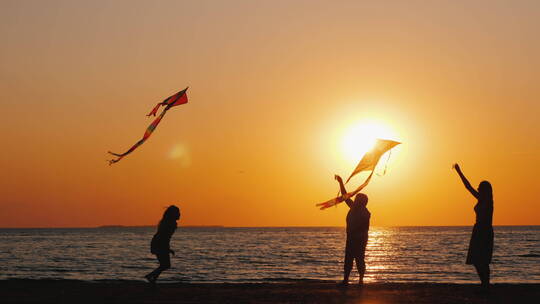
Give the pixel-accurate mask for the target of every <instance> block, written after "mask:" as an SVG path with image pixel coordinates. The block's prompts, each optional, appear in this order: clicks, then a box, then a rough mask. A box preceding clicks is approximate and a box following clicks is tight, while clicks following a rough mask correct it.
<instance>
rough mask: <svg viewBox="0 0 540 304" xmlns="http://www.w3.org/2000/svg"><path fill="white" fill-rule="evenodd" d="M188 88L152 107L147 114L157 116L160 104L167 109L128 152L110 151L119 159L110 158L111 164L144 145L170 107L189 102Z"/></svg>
mask: <svg viewBox="0 0 540 304" xmlns="http://www.w3.org/2000/svg"><path fill="white" fill-rule="evenodd" d="M187 89H188V88H185V89H183V90H182V91H180V92H178V93H176V94H174V95H172V96H170V97H168V98H167V99H165V100H164V101H162V102H160V103H158V104H157V105H156V106H155V107H154V108H153V109H152V111H150V113H149V114H148V115H146V116H152V115H153V116H156V113H157V111H158V110H159V107H160V106H164V107H165V109H163V111H162V112H161V114H159V116H158V117H157V118H156V119H155V120H154V121H153V122H152V123H151V124H150V126H148V128H147V129H146V132H144V135H143V138H142V139H141V140H139V141H138V142H137V143H136V144H134V145H133V146H132V147H131V148H129V150H127V151H126V152H124V153H122V154H118V153H113V152H111V151H109V153H110V154H112V155H114V156H116V157H118V158H117V159H111V160H109V165H112V164H114V163H116V162H118V161H120V160H121V159H122V158H123V157H124V156H126V155H128V154H129V153H131V152H133V150H135V149H137V147H139V146H140V145H142V144H143V143H144V142H145V141H146V140H147V139H148V137H150V135H152V132H154V130H155V129H156V127H157V126H158V124H159V122H160V121H161V119H162V118H163V116H165V113H167V111H168V110H169V109H170V108H172V107H174V106H178V105H181V104H185V103H187V102H188V98H187V94H186V91H187Z"/></svg>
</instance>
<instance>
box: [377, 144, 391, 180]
mask: <svg viewBox="0 0 540 304" xmlns="http://www.w3.org/2000/svg"><path fill="white" fill-rule="evenodd" d="M390 156H392V150H390V151H389V153H388V157H387V158H386V163H385V164H384V171H383V173H382V174H379V173H377V175H378V176H383V175H385V174H386V169H388V162H389V161H390Z"/></svg>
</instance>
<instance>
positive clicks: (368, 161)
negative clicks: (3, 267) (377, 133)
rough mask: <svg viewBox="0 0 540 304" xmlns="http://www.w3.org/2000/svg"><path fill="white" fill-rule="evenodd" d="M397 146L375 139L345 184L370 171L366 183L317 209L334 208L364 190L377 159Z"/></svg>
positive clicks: (388, 141)
mask: <svg viewBox="0 0 540 304" xmlns="http://www.w3.org/2000/svg"><path fill="white" fill-rule="evenodd" d="M399 144H400V142H397V141H393V140H387V139H377V141H376V142H375V145H374V146H373V148H372V149H371V150H369V151H368V152H366V154H364V157H362V159H361V160H360V162H359V163H358V165H357V166H356V168H355V169H354V171H353V172H352V173H351V176H349V178H348V179H347V182H346V183H348V182H349V180H351V178H352V177H353V176H355V175H356V174H358V173H360V172H362V171H370V170H371V174H370V175H369V176H368V178H367V179H366V181H365V182H364V183H363V184H362V185H360V186H359V187H358V188H356V190H354V191H353V192H349V193H347V194H344V195H340V196H337V197H335V198H333V199H331V200H328V201H326V202H324V203H319V204H317V207H320V208H321V210H324V209H326V208H329V207H332V206H335V205H337V204H339V203H341V202H343V201H345V200H347V199H349V198H351V197H353V196H354V195H356V194H357V193H358V192H360V191H361V190H362V189H364V187H365V186H367V184H368V183H369V181H370V180H371V176H373V172H375V167H376V166H377V163H378V162H379V159H381V156H383V154H384V153H386V152H387V151H389V150H390V149H392V148H393V147H395V146H397V145H399Z"/></svg>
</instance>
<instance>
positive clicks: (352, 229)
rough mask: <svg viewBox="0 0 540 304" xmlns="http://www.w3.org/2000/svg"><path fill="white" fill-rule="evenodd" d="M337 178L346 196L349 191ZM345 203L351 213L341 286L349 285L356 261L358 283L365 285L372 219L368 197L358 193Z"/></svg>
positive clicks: (348, 219)
mask: <svg viewBox="0 0 540 304" xmlns="http://www.w3.org/2000/svg"><path fill="white" fill-rule="evenodd" d="M335 178H336V180H337V181H338V183H339V188H340V190H341V195H345V194H346V193H347V190H345V186H344V185H343V180H342V179H341V177H340V176H339V175H336V176H335ZM345 203H347V206H349V212H348V213H347V242H346V244H345V263H344V265H343V282H341V285H348V284H349V275H350V274H351V270H352V267H353V261H356V269H358V275H359V276H360V279H359V282H358V283H360V284H363V283H364V274H365V272H366V263H365V261H364V258H365V255H366V245H367V241H368V231H369V218H370V217H371V213H369V211H368V209H367V208H366V205H367V203H368V197H367V195H365V194H363V193H358V194H357V195H356V196H355V197H354V201H353V200H351V199H347V200H345Z"/></svg>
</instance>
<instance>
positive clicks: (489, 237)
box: [466, 224, 493, 265]
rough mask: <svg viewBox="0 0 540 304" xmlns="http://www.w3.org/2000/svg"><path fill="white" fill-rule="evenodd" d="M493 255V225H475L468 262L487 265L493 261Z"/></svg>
mask: <svg viewBox="0 0 540 304" xmlns="http://www.w3.org/2000/svg"><path fill="white" fill-rule="evenodd" d="M492 255H493V226H479V225H477V224H475V225H474V227H473V231H472V235H471V241H470V243H469V252H468V253H467V262H466V263H467V264H477V265H485V264H489V263H491V257H492Z"/></svg>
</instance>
